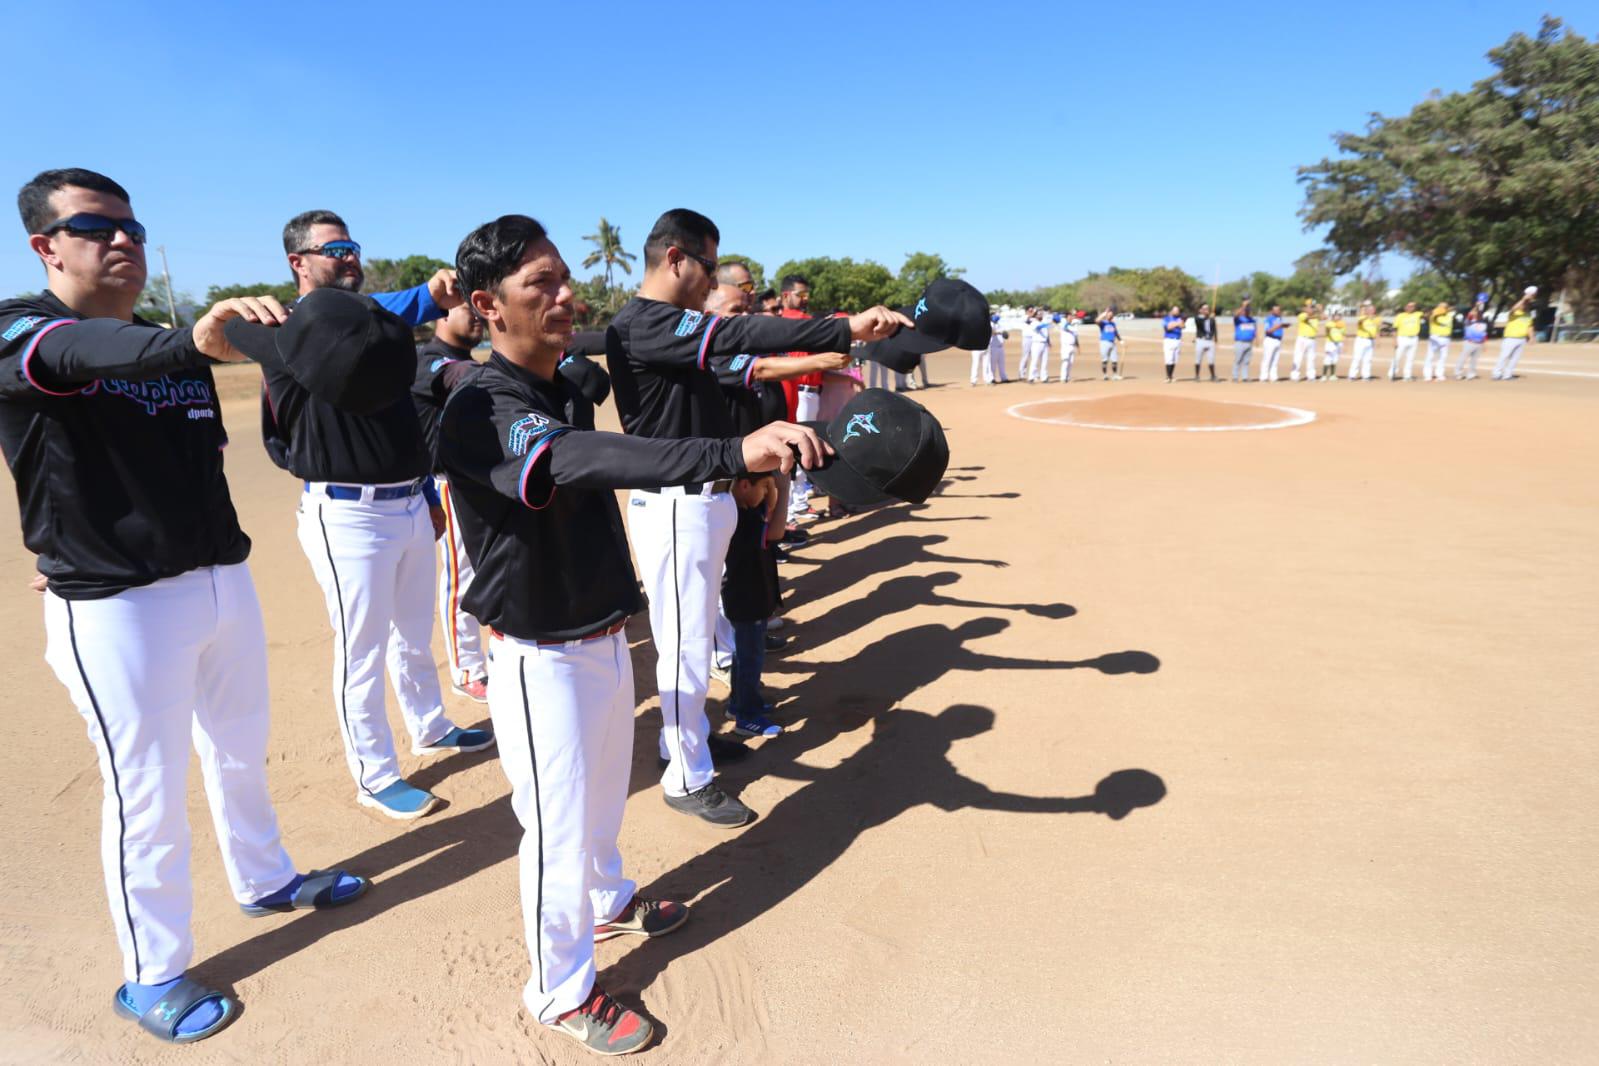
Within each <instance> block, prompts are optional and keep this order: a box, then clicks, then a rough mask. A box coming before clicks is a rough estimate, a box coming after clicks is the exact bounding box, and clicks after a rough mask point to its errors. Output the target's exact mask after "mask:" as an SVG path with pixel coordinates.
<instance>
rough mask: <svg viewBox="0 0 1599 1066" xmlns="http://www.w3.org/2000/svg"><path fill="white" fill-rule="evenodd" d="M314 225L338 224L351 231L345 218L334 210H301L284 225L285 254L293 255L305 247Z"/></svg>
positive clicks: (346, 230)
mask: <svg viewBox="0 0 1599 1066" xmlns="http://www.w3.org/2000/svg"><path fill="white" fill-rule="evenodd" d="M312 226H337V227H339V228H340V229H342V230H344V231H345V232H346V233H348V232H349V231H350V227H349V226H346V225H345V224H344V219H342V218H340V217H339V216H338V215H335V214H334V213H333V212H332V211H301V212H300V213H299V214H298V215H295V216H294V217H293V218H291V219H289V221H288V222H287V223H285V224H284V226H283V254H284V255H293V254H294V253H296V252H298V251H300V250H301V249H302V248H304V247H305V246H306V244H305V242H306V241H308V240H310V239H311V227H312Z"/></svg>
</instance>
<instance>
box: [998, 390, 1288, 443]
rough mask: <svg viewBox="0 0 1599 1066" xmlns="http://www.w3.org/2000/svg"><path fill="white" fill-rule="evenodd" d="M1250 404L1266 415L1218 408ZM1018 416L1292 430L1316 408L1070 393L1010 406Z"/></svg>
mask: <svg viewBox="0 0 1599 1066" xmlns="http://www.w3.org/2000/svg"><path fill="white" fill-rule="evenodd" d="M1063 404H1084V405H1087V406H1088V407H1089V408H1090V410H1088V411H1085V412H1083V413H1082V414H1081V415H1079V414H1078V413H1077V412H1074V411H1066V412H1062V413H1059V414H1055V415H1044V414H1041V413H1030V409H1032V408H1040V407H1051V406H1059V405H1063ZM1223 407H1225V408H1249V409H1253V410H1254V411H1255V412H1257V413H1258V415H1259V416H1260V417H1258V418H1256V419H1253V420H1246V419H1244V418H1240V417H1239V416H1240V415H1242V414H1243V411H1241V410H1240V411H1225V412H1223V411H1218V410H1216V408H1223ZM1005 413H1006V414H1008V415H1010V416H1011V417H1012V418H1019V419H1021V420H1022V421H1024V422H1038V423H1040V424H1042V425H1048V426H1072V427H1074V428H1076V429H1109V430H1117V431H1120V432H1128V433H1224V432H1229V431H1238V430H1263V429H1292V428H1293V427H1295V426H1304V425H1309V424H1310V423H1311V422H1314V421H1315V420H1316V412H1314V411H1309V410H1306V409H1305V408H1303V407H1287V406H1284V405H1283V404H1275V403H1251V402H1248V401H1243V400H1200V399H1188V398H1179V397H1175V396H1154V395H1149V394H1145V393H1138V394H1134V395H1131V396H1065V397H1060V398H1057V399H1051V400H1028V401H1027V402H1026V403H1019V404H1015V405H1014V406H1011V407H1008V408H1006V409H1005Z"/></svg>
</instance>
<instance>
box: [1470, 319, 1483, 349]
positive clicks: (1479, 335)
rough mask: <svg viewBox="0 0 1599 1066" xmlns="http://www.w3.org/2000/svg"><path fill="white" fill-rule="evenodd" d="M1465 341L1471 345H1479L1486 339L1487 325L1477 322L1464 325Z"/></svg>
mask: <svg viewBox="0 0 1599 1066" xmlns="http://www.w3.org/2000/svg"><path fill="white" fill-rule="evenodd" d="M1466 339H1467V340H1468V341H1471V342H1472V343H1473V344H1481V343H1482V342H1483V341H1485V340H1487V339H1488V323H1486V322H1482V321H1477V322H1467V323H1466Z"/></svg>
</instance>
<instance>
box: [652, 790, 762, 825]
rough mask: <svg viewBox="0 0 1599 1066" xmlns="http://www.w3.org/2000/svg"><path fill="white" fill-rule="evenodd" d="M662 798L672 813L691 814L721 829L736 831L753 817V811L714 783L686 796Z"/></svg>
mask: <svg viewBox="0 0 1599 1066" xmlns="http://www.w3.org/2000/svg"><path fill="white" fill-rule="evenodd" d="M663 798H664V799H665V800H666V805H667V806H668V807H670V808H672V809H673V810H674V811H681V812H683V813H684V814H692V815H694V816H695V817H696V818H700V819H703V820H704V821H707V822H709V823H711V824H712V825H714V826H718V827H720V828H722V829H736V828H738V827H739V826H741V825H744V824H746V823H748V822H749V820H750V819H751V818H754V817H755V812H754V811H752V810H750V809H749V808H748V807H746V806H744V804H742V803H740V802H739V801H738V800H736V799H734V798H733V797H732V796H729V795H728V794H727V793H726V792H723V791H722V790H721V789H719V788H717V787H716V783H715V782H714V781H713V782H711V783H710V784H708V785H706V786H705V787H704V788H701V789H698V790H697V791H694V792H690V793H689V794H688V795H686V796H665V797H663Z"/></svg>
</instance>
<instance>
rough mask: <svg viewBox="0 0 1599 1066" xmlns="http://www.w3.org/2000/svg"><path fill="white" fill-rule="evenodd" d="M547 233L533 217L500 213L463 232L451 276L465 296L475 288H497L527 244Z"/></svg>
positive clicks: (520, 257) (524, 253) (518, 261)
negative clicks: (464, 234) (463, 236)
mask: <svg viewBox="0 0 1599 1066" xmlns="http://www.w3.org/2000/svg"><path fill="white" fill-rule="evenodd" d="M548 237H549V234H548V233H547V232H546V231H545V229H544V227H543V226H542V225H541V224H540V223H539V221H538V220H537V219H532V218H528V217H527V216H526V215H501V216H500V217H499V218H497V219H495V220H494V221H493V222H485V223H484V224H483V225H481V226H479V227H478V228H477V229H475V230H473V231H472V232H471V233H468V234H467V235H466V239H465V240H463V241H462V242H461V247H459V248H457V249H456V250H455V276H456V280H457V281H458V282H459V283H460V286H461V292H463V293H464V294H466V296H467V298H468V299H471V296H472V294H473V293H474V292H477V291H478V290H479V289H482V290H484V291H485V292H487V291H491V290H495V289H498V288H499V285H500V282H502V281H504V280H505V279H506V278H508V277H510V276H511V275H512V274H514V273H515V272H516V268H517V264H519V263H521V262H522V258H523V257H524V256H526V255H527V250H528V248H529V247H531V246H533V245H535V244H537V243H539V242H540V241H542V240H546V239H547V238H548Z"/></svg>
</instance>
